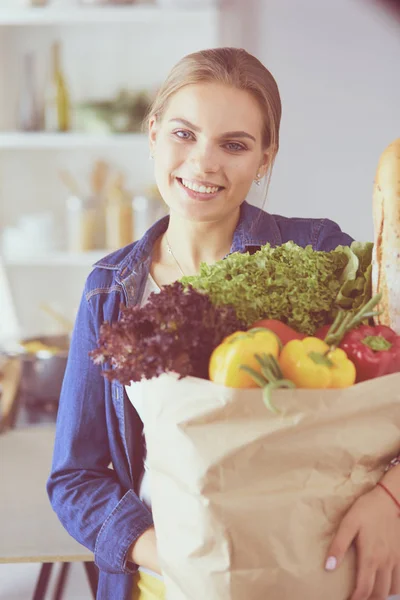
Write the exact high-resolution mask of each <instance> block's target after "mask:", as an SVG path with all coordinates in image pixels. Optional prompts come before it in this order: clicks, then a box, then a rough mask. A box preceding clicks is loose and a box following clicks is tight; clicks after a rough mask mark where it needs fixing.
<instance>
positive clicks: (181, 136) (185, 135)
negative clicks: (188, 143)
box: [174, 129, 193, 140]
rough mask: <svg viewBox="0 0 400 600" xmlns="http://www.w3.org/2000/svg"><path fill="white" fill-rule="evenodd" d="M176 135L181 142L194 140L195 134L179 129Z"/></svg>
mask: <svg viewBox="0 0 400 600" xmlns="http://www.w3.org/2000/svg"><path fill="white" fill-rule="evenodd" d="M174 135H176V137H178V138H179V139H181V140H190V139H192V138H193V134H192V133H191V132H190V131H186V130H185V129H179V130H178V131H174Z"/></svg>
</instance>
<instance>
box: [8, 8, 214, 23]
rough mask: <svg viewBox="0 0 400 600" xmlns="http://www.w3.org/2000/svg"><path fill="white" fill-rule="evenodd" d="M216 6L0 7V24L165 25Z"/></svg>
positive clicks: (192, 17) (209, 10)
mask: <svg viewBox="0 0 400 600" xmlns="http://www.w3.org/2000/svg"><path fill="white" fill-rule="evenodd" d="M217 10H218V9H217V7H216V6H210V5H209V6H205V7H204V8H191V9H187V10H184V9H177V8H174V9H172V8H162V7H158V6H151V5H150V6H143V5H133V6H129V7H125V6H120V7H106V6H104V7H91V8H84V7H82V8H79V7H76V8H63V7H61V6H60V7H51V6H50V7H37V8H2V9H0V25H70V24H76V25H83V24H88V23H93V24H96V23H107V24H109V23H118V24H123V23H125V24H132V23H138V24H145V23H151V24H154V23H161V24H163V25H164V24H165V25H168V23H170V22H173V23H176V22H177V21H181V20H185V19H187V18H188V17H190V18H191V19H195V18H196V17H199V18H201V17H204V15H205V14H207V15H208V14H209V15H210V17H211V16H215V15H216V14H217Z"/></svg>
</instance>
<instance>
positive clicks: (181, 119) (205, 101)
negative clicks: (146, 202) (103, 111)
mask: <svg viewBox="0 0 400 600" xmlns="http://www.w3.org/2000/svg"><path fill="white" fill-rule="evenodd" d="M262 129H263V118H262V114H261V110H260V107H259V105H258V103H257V101H256V100H255V99H254V98H253V96H251V95H250V94H249V93H248V92H246V91H242V90H238V89H236V88H233V87H230V86H227V85H222V84H210V83H204V84H195V85H188V86H186V87H184V88H182V89H181V90H179V91H178V92H177V93H176V94H174V95H173V96H172V97H171V98H170V100H169V102H168V105H167V108H166V110H165V112H164V115H163V117H162V119H161V120H160V121H158V120H156V119H152V120H151V121H150V146H151V151H152V154H153V156H154V159H155V177H156V182H157V185H158V187H159V190H160V192H161V195H162V196H163V198H164V201H165V202H166V203H167V204H168V206H169V207H170V209H171V211H172V212H176V213H177V214H179V215H180V216H181V217H183V218H185V219H189V220H192V221H202V222H211V221H217V220H222V219H224V218H225V217H227V216H228V215H229V214H231V213H232V212H234V211H236V210H237V209H238V208H239V206H240V205H241V204H242V202H243V201H244V200H245V198H246V196H247V194H248V191H249V189H250V186H251V184H252V182H253V180H254V179H255V178H256V176H257V174H258V173H260V174H261V176H263V175H264V174H265V171H266V168H267V166H268V154H267V152H266V151H265V149H263V147H262Z"/></svg>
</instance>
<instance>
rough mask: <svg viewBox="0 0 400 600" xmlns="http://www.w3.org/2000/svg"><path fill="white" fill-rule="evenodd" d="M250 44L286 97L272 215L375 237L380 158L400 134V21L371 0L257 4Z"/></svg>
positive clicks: (261, 1) (275, 0) (288, 0)
mask: <svg viewBox="0 0 400 600" xmlns="http://www.w3.org/2000/svg"><path fill="white" fill-rule="evenodd" d="M252 4H253V10H254V7H256V8H257V10H258V12H259V18H256V19H254V22H253V27H254V29H253V30H251V29H249V35H248V38H247V40H246V47H247V48H248V50H249V51H252V52H254V53H255V54H256V55H257V56H258V57H259V58H260V59H261V60H262V61H263V62H264V64H265V65H266V66H267V67H268V68H269V69H270V70H271V71H272V73H273V74H274V76H275V78H276V80H277V82H278V84H279V87H280V90H281V95H282V102H283V118H282V130H281V149H280V152H279V156H278V160H277V163H276V170H275V173H274V176H273V180H272V185H271V190H270V196H269V204H268V210H270V211H272V212H277V213H281V214H284V215H288V216H293V215H297V216H326V217H330V218H332V219H334V220H336V221H337V222H339V223H340V225H341V226H342V229H344V230H345V231H347V232H349V233H350V234H352V235H353V236H354V237H356V238H358V239H371V238H372V235H373V228H372V213H371V198H372V185H373V179H374V174H375V169H376V165H377V162H378V159H379V155H380V153H381V152H382V151H383V149H384V148H385V146H386V145H387V144H388V143H390V142H391V141H392V140H393V139H395V138H397V137H399V136H400V19H399V21H396V20H395V19H393V15H391V14H389V13H387V12H385V10H384V9H382V8H381V7H380V6H379V5H378V6H379V8H378V7H377V5H376V4H375V3H373V2H372V1H367V0H335V2H328V1H327V0H258V1H257V0H252Z"/></svg>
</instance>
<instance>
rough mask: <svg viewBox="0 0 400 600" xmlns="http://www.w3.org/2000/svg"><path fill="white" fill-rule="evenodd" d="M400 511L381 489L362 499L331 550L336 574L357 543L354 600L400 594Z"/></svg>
mask: <svg viewBox="0 0 400 600" xmlns="http://www.w3.org/2000/svg"><path fill="white" fill-rule="evenodd" d="M399 513H400V510H399V508H398V507H397V506H396V504H395V502H394V501H393V500H392V499H391V498H390V496H389V495H388V494H387V493H386V492H385V491H384V490H383V489H382V488H381V487H379V486H377V487H375V488H374V489H373V490H372V491H371V492H368V493H367V494H365V495H363V496H361V497H360V498H359V499H358V500H357V501H356V502H355V503H354V504H353V506H352V507H351V508H350V510H349V511H348V512H347V514H346V515H345V517H344V519H343V520H342V522H341V524H340V527H339V529H338V531H337V533H336V535H335V538H334V540H333V541H332V544H331V546H330V548H329V552H328V556H327V563H326V569H327V570H331V571H332V570H334V569H335V568H336V567H337V566H339V565H340V563H341V561H342V560H343V557H344V555H345V554H346V552H347V551H348V549H349V548H350V546H351V544H352V542H354V544H355V547H356V552H357V582H356V588H355V590H354V593H353V595H352V596H351V598H350V600H387V598H388V597H389V596H390V595H393V594H399V593H400V518H399V516H400V514H399Z"/></svg>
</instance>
